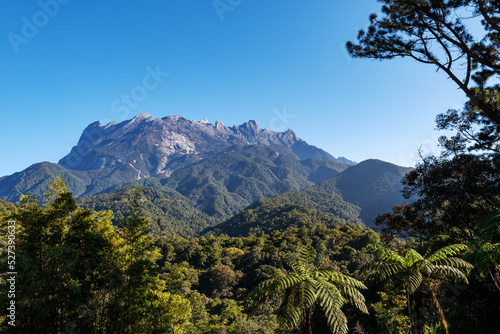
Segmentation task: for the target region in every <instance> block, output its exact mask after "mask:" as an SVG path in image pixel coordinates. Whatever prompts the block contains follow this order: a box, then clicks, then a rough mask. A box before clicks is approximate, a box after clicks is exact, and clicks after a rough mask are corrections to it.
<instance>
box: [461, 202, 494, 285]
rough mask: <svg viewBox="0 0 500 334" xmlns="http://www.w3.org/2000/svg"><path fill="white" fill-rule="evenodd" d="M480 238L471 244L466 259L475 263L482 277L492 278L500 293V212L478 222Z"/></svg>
mask: <svg viewBox="0 0 500 334" xmlns="http://www.w3.org/2000/svg"><path fill="white" fill-rule="evenodd" d="M477 229H478V230H479V231H478V234H480V238H478V239H477V240H474V241H472V242H470V243H469V245H468V246H469V250H470V251H471V253H469V254H466V256H465V259H466V260H468V261H469V262H471V263H473V264H474V266H475V267H476V268H477V270H478V271H479V274H480V275H481V277H485V276H487V275H488V276H490V278H491V280H492V282H493V284H494V285H495V287H496V291H498V292H500V242H498V241H500V240H499V239H500V211H497V212H495V213H494V214H491V215H489V216H486V217H483V218H481V219H480V220H479V221H478V222H477Z"/></svg>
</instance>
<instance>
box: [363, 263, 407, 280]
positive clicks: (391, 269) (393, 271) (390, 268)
mask: <svg viewBox="0 0 500 334" xmlns="http://www.w3.org/2000/svg"><path fill="white" fill-rule="evenodd" d="M362 270H363V271H364V272H367V273H368V279H369V280H381V281H385V280H386V279H388V278H390V277H392V276H395V275H398V274H400V273H402V272H404V271H405V270H406V266H404V265H403V264H402V263H386V262H382V261H378V262H372V263H371V264H370V265H368V266H365V267H363V269H362Z"/></svg>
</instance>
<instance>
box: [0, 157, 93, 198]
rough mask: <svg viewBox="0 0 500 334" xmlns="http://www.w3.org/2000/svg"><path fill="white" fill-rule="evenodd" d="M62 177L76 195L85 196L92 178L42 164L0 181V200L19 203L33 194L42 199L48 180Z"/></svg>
mask: <svg viewBox="0 0 500 334" xmlns="http://www.w3.org/2000/svg"><path fill="white" fill-rule="evenodd" d="M58 175H61V176H62V177H63V178H64V179H65V180H66V184H67V186H68V188H69V189H71V191H72V192H73V194H74V195H76V196H78V195H81V194H83V193H84V192H85V191H86V189H87V185H88V184H90V178H89V176H88V175H86V173H82V172H79V171H69V170H67V169H66V168H64V167H62V166H60V165H58V164H54V163H50V162H41V163H37V164H34V165H32V166H30V167H28V168H26V169H25V170H24V171H22V172H17V173H14V174H12V175H10V176H6V177H3V178H2V179H0V198H2V199H4V200H6V201H10V202H17V201H19V196H21V195H22V194H25V195H26V194H31V195H34V196H37V197H38V198H41V197H42V195H43V193H44V192H45V190H46V188H47V185H48V184H47V180H49V179H54V178H55V177H57V176H58Z"/></svg>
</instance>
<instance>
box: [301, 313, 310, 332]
mask: <svg viewBox="0 0 500 334" xmlns="http://www.w3.org/2000/svg"><path fill="white" fill-rule="evenodd" d="M302 330H303V332H302V333H304V334H312V328H311V309H310V308H306V309H304V311H303V315H302Z"/></svg>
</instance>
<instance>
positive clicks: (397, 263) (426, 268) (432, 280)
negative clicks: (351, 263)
mask: <svg viewBox="0 0 500 334" xmlns="http://www.w3.org/2000/svg"><path fill="white" fill-rule="evenodd" d="M367 248H368V249H370V250H373V251H374V252H375V253H376V254H377V255H378V257H379V260H377V261H374V262H372V263H370V264H368V265H366V266H365V267H364V269H363V271H365V272H366V273H367V274H368V278H369V279H380V280H382V281H384V280H387V279H391V278H395V277H398V278H401V279H402V282H403V285H404V287H405V289H406V291H407V292H408V295H413V294H414V293H415V292H416V291H417V289H419V288H420V287H421V286H422V285H424V286H425V287H426V288H427V289H428V290H429V291H430V292H431V295H432V299H433V301H434V305H435V306H436V308H437V310H438V312H439V319H440V321H441V323H442V325H443V328H444V330H445V331H446V333H448V324H447V322H446V318H445V316H444V311H443V309H442V307H441V305H440V303H439V300H438V298H437V296H436V293H435V290H434V288H433V286H434V285H435V284H437V283H439V282H440V281H442V280H448V279H450V280H453V281H461V282H464V283H468V280H467V276H466V274H465V273H464V272H467V271H468V270H470V269H472V265H471V264H470V263H468V262H467V261H465V260H462V259H460V258H457V257H455V255H458V254H459V253H460V252H462V251H465V250H466V249H467V246H466V245H463V244H454V245H449V246H446V247H443V248H441V249H438V250H437V251H435V252H433V253H432V254H430V255H428V256H425V257H424V256H422V255H420V254H419V253H418V252H417V251H415V250H414V249H411V248H410V249H408V251H407V252H406V254H405V255H404V256H401V255H399V254H397V253H395V252H394V251H392V250H390V249H387V248H385V247H383V246H381V245H374V244H370V245H368V246H367ZM408 306H410V303H409V301H408ZM419 320H421V319H419ZM417 330H418V332H419V333H423V332H424V326H423V322H422V321H417Z"/></svg>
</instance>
